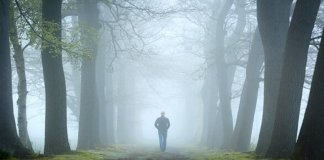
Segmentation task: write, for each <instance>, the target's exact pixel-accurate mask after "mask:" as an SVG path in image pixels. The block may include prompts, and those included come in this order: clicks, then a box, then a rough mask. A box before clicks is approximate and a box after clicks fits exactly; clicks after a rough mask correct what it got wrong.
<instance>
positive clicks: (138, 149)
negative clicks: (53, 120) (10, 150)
mask: <svg viewBox="0 0 324 160" xmlns="http://www.w3.org/2000/svg"><path fill="white" fill-rule="evenodd" d="M30 159H37V160H173V159H175V160H196V159H197V160H214V159H215V160H218V159H219V160H253V159H260V160H262V159H263V158H257V156H256V155H255V154H254V153H252V152H251V153H237V152H220V151H216V150H210V149H207V148H204V147H198V146H192V147H189V146H187V147H169V148H167V151H166V152H160V151H159V149H158V148H157V147H156V146H138V145H136V146H135V145H113V146H110V147H107V148H101V149H97V150H91V151H76V152H73V153H69V154H64V155H55V156H40V155H35V156H34V157H31V158H30ZM263 160H265V159H263Z"/></svg>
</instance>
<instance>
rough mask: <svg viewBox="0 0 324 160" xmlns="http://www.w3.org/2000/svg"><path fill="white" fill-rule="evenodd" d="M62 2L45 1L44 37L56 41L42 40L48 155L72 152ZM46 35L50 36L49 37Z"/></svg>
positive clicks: (43, 5) (43, 12) (43, 14)
mask: <svg viewBox="0 0 324 160" xmlns="http://www.w3.org/2000/svg"><path fill="white" fill-rule="evenodd" d="M61 6H62V1H61V0H57V1H51V0H43V1H42V20H43V26H42V27H43V30H42V33H43V37H48V35H49V34H50V35H51V36H53V37H54V38H56V42H48V41H49V40H42V51H41V52H42V65H43V74H44V83H45V94H46V113H45V147H44V153H45V154H62V153H65V152H69V151H70V145H69V141H68V133H67V108H66V107H67V106H66V86H65V85H66V84H65V77H64V71H63V64H62V45H61V44H60V41H61V36H62V33H61V27H62V25H61V19H62V18H61ZM46 35H47V36H46Z"/></svg>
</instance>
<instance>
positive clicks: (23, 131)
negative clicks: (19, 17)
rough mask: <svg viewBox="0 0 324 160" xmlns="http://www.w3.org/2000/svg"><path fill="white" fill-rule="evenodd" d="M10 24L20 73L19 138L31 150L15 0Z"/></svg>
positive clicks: (24, 76)
mask: <svg viewBox="0 0 324 160" xmlns="http://www.w3.org/2000/svg"><path fill="white" fill-rule="evenodd" d="M9 26H10V30H9V37H10V40H11V44H12V46H13V49H14V56H13V57H14V60H15V63H16V69H17V75H18V86H17V90H18V100H17V106H18V133H19V138H20V141H21V143H22V144H23V145H24V146H25V147H26V148H28V149H29V150H33V148H32V145H31V142H30V139H29V135H28V130H27V113H26V111H27V110H26V99H27V93H28V92H27V84H26V73H25V59H24V54H23V49H22V47H21V44H20V43H19V39H18V33H17V26H16V20H15V10H14V2H13V1H12V2H11V3H10V11H9Z"/></svg>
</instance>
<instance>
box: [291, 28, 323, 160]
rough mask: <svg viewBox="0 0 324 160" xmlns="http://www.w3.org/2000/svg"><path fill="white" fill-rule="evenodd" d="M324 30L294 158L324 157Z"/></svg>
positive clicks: (311, 158) (307, 159)
mask: <svg viewBox="0 0 324 160" xmlns="http://www.w3.org/2000/svg"><path fill="white" fill-rule="evenodd" d="M323 82H324V31H323V32H322V39H321V44H320V50H319V52H318V55H317V60H316V65H315V70H314V75H313V80H312V86H311V89H310V94H309V98H308V103H307V108H306V112H305V116H304V121H303V124H302V127H301V129H300V133H299V137H298V140H297V143H296V145H295V149H294V153H293V159H294V160H313V159H322V158H323V157H324V138H323V135H324V130H323V128H324V116H323V114H324V107H323V104H324V96H323V95H324V93H323V92H324V83H323Z"/></svg>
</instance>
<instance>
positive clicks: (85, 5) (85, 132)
mask: <svg viewBox="0 0 324 160" xmlns="http://www.w3.org/2000/svg"><path fill="white" fill-rule="evenodd" d="M97 3H98V0H79V1H78V7H79V8H78V15H79V19H78V20H79V26H80V28H81V33H80V39H81V43H82V47H84V48H85V49H86V50H87V52H88V54H89V56H88V57H84V58H83V59H82V64H81V93H80V94H81V96H80V117H79V138H78V146H77V148H78V149H94V148H95V147H96V146H98V145H99V144H101V142H100V138H99V104H98V95H97V88H96V87H97V86H96V85H97V84H96V82H97V81H96V54H97V51H98V30H99V27H100V26H99V10H98V8H97Z"/></svg>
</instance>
